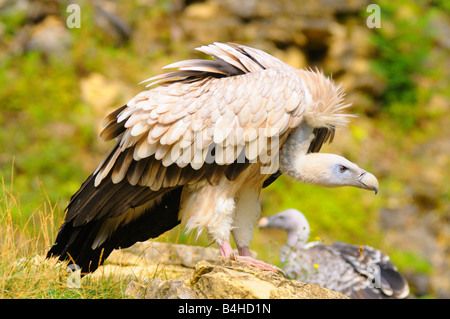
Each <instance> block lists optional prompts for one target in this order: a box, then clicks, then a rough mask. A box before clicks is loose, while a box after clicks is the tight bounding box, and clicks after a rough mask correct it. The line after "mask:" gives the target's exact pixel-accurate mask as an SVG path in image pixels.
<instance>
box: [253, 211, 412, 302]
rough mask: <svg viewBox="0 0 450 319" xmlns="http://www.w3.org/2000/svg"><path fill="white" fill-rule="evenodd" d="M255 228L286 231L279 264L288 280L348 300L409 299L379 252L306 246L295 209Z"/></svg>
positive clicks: (305, 233)
mask: <svg viewBox="0 0 450 319" xmlns="http://www.w3.org/2000/svg"><path fill="white" fill-rule="evenodd" d="M258 225H259V227H260V228H279V229H283V230H286V231H287V242H286V245H283V246H282V247H281V249H280V262H281V264H282V265H283V269H284V270H285V272H286V274H287V276H289V277H290V278H292V279H297V280H300V281H303V282H309V283H313V284H316V285H319V286H322V287H326V288H328V289H332V290H334V291H338V292H340V293H342V294H344V295H346V296H348V297H350V298H363V299H387V298H396V299H402V298H406V297H407V296H408V295H409V286H408V282H407V281H406V279H405V278H404V277H403V276H402V275H401V274H400V273H399V272H398V271H397V267H395V265H394V264H393V263H392V262H391V261H390V259H389V256H387V255H386V254H384V253H383V252H381V251H379V250H377V249H375V248H372V247H370V246H361V247H360V246H355V245H350V244H347V243H344V242H334V243H333V244H332V245H330V246H327V245H324V244H322V243H321V242H308V239H309V233H310V228H309V223H308V221H307V219H306V217H305V216H304V215H303V214H302V213H301V212H299V211H298V210H296V209H287V210H285V211H282V212H280V213H278V214H275V215H272V216H269V217H263V218H261V220H260V221H259V222H258Z"/></svg>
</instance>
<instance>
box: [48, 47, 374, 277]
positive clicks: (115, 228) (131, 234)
mask: <svg viewBox="0 0 450 319" xmlns="http://www.w3.org/2000/svg"><path fill="white" fill-rule="evenodd" d="M198 50H199V51H201V52H203V53H206V54H208V55H210V56H212V57H213V58H214V60H203V59H194V60H187V61H181V62H176V63H173V64H171V65H168V66H167V67H166V68H177V69H178V70H176V71H173V72H170V73H166V74H162V75H159V76H155V77H153V78H150V79H148V80H146V81H144V82H147V81H149V82H150V84H149V85H148V86H147V87H151V88H150V89H149V90H147V91H143V92H141V93H139V94H138V95H137V96H135V97H134V98H133V99H131V100H130V101H129V102H128V103H127V104H126V105H124V106H122V107H120V108H118V109H117V110H116V111H114V112H112V113H111V114H109V115H108V116H107V118H106V120H105V123H104V125H105V128H104V130H103V131H102V133H101V138H102V139H104V140H112V139H115V140H116V144H115V146H114V148H113V149H112V151H111V152H110V153H109V155H108V156H106V158H105V159H104V160H103V162H101V163H100V165H99V166H98V167H97V169H96V170H95V171H94V172H93V173H92V174H91V175H90V176H89V177H88V178H87V180H86V181H85V182H84V183H83V184H82V185H81V187H80V189H79V190H78V191H77V192H76V193H75V194H74V195H73V196H72V198H71V200H70V202H69V205H68V207H67V209H66V216H65V220H64V223H63V224H62V226H61V227H60V229H59V231H58V235H57V238H56V242H55V244H54V245H53V247H52V248H51V249H50V251H49V252H48V256H49V257H50V256H59V258H60V259H61V260H63V259H69V260H70V261H71V262H72V263H75V264H77V265H78V266H79V267H81V268H82V270H83V272H89V271H94V270H95V269H96V268H97V267H98V266H99V265H100V264H101V263H102V262H103V261H104V260H105V258H107V257H108V255H109V254H110V253H111V251H112V250H113V249H115V248H119V247H121V248H125V247H128V246H130V245H132V244H134V243H135V242H137V241H144V240H147V239H149V238H155V237H157V236H159V235H160V234H162V233H164V232H166V231H168V230H170V229H171V228H173V227H175V226H176V225H178V224H179V223H180V222H181V223H182V224H183V225H184V226H185V227H186V228H187V230H188V231H191V230H193V229H194V228H197V229H198V230H199V232H201V231H202V230H203V229H206V231H207V233H208V234H209V235H210V236H211V237H212V238H213V239H214V240H215V242H216V243H217V244H218V246H219V249H220V252H221V254H222V255H223V256H225V257H230V258H236V259H239V260H243V261H246V262H248V263H250V264H252V265H254V266H256V267H261V268H265V269H273V267H271V266H270V265H268V264H265V263H263V262H260V261H258V260H254V259H252V258H251V257H250V256H249V244H250V240H251V238H252V233H253V228H254V226H255V225H256V223H257V221H258V218H259V212H260V204H259V194H260V192H261V189H262V188H263V187H265V186H267V185H269V184H270V183H272V182H273V181H274V180H275V179H276V178H277V177H278V176H279V175H280V174H281V173H284V174H286V175H289V176H292V177H294V178H296V179H298V180H300V181H303V182H305V183H309V184H317V185H322V186H329V187H334V186H344V185H350V186H356V187H360V188H363V189H368V190H374V191H375V192H376V191H377V188H378V182H377V180H376V178H375V177H374V176H373V175H372V174H370V173H368V172H366V171H364V170H362V169H360V168H359V167H358V166H357V165H355V164H353V163H351V162H350V161H348V160H346V159H345V158H343V157H341V156H337V155H332V154H318V153H316V152H318V151H319V149H320V147H321V146H322V144H323V143H324V142H325V141H327V140H330V141H331V140H332V138H333V136H334V131H335V128H336V127H342V126H344V125H345V124H346V123H347V120H348V117H349V115H348V114H345V113H344V110H345V109H346V108H347V106H348V105H347V104H344V103H343V93H342V91H341V90H340V88H339V87H337V86H336V85H335V84H334V83H333V82H332V81H331V80H330V79H329V78H327V77H325V76H324V75H323V74H322V73H320V72H318V71H311V70H298V69H295V68H293V67H291V66H289V65H287V64H285V63H283V62H281V61H280V60H278V59H276V58H274V57H272V56H270V55H269V54H267V53H265V52H262V51H260V50H256V49H253V48H249V47H246V46H243V45H236V44H223V43H214V44H211V45H208V46H202V47H200V48H198ZM230 234H232V235H233V237H234V240H235V243H236V246H237V249H238V253H239V256H235V255H234V254H233V250H232V248H231V245H230V242H229V238H230Z"/></svg>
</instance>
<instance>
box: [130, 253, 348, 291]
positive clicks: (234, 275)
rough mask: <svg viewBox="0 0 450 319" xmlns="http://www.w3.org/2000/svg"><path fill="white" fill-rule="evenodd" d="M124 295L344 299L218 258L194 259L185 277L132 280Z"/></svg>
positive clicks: (317, 287) (321, 289) (322, 289)
mask: <svg viewBox="0 0 450 319" xmlns="http://www.w3.org/2000/svg"><path fill="white" fill-rule="evenodd" d="M127 295H128V296H130V297H133V298H148V299H151V298H159V299H294V298H295V299H296V298H301V299H345V298H346V297H345V296H343V295H341V294H339V293H337V292H334V291H331V290H328V289H325V288H322V287H319V286H317V285H313V284H307V283H302V282H300V281H296V280H289V279H286V278H284V277H281V276H279V275H277V274H275V273H273V272H270V271H262V270H259V269H256V268H254V267H252V266H249V265H247V264H245V263H243V262H239V261H231V260H229V259H226V258H223V257H218V258H217V260H216V262H215V263H214V264H212V263H210V262H207V261H200V262H198V263H197V264H196V265H195V267H194V269H193V270H192V272H191V274H190V275H189V276H184V277H179V278H175V279H168V280H165V279H160V278H155V279H153V280H152V281H151V283H150V284H147V285H145V284H142V283H138V282H136V281H132V282H131V283H130V284H129V286H128V289H127Z"/></svg>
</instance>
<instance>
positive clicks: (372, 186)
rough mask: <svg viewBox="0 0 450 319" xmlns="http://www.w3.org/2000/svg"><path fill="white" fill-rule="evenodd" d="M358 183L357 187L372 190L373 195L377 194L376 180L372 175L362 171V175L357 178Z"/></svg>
mask: <svg viewBox="0 0 450 319" xmlns="http://www.w3.org/2000/svg"><path fill="white" fill-rule="evenodd" d="M358 183H359V187H361V188H364V189H368V190H373V191H375V195H376V194H377V193H378V180H377V178H376V177H375V176H374V175H373V174H370V173H369V172H366V171H363V173H362V174H361V175H359V177H358Z"/></svg>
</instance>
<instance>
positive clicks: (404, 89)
mask: <svg viewBox="0 0 450 319" xmlns="http://www.w3.org/2000/svg"><path fill="white" fill-rule="evenodd" d="M378 4H379V5H380V7H381V28H378V29H375V32H374V33H373V37H372V42H373V46H374V47H375V48H376V50H377V52H378V56H377V57H376V58H375V59H374V60H373V61H372V65H373V67H374V70H375V71H376V72H377V73H378V74H380V75H381V76H382V77H383V78H384V81H385V82H386V89H385V91H384V93H383V95H382V96H381V99H380V101H378V102H379V104H380V105H381V107H382V108H384V109H385V111H386V112H387V113H388V114H389V115H391V116H392V117H393V118H394V119H396V120H398V121H399V122H400V123H401V125H402V126H403V127H404V128H411V127H412V126H413V125H414V124H416V123H417V121H418V119H419V118H420V116H422V115H423V112H421V110H420V106H421V105H422V104H423V102H425V101H427V100H428V99H429V98H430V93H429V92H424V90H423V89H422V90H421V88H420V83H419V79H420V77H421V76H424V75H427V76H429V75H431V74H432V72H436V69H435V68H430V62H431V61H430V58H431V53H432V49H433V48H434V46H435V42H436V34H435V29H434V28H433V24H432V21H433V18H434V17H435V16H436V14H437V13H438V12H440V9H439V7H433V6H431V5H424V3H423V1H394V2H393V1H380V2H379V3H378ZM435 76H438V75H435Z"/></svg>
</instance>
